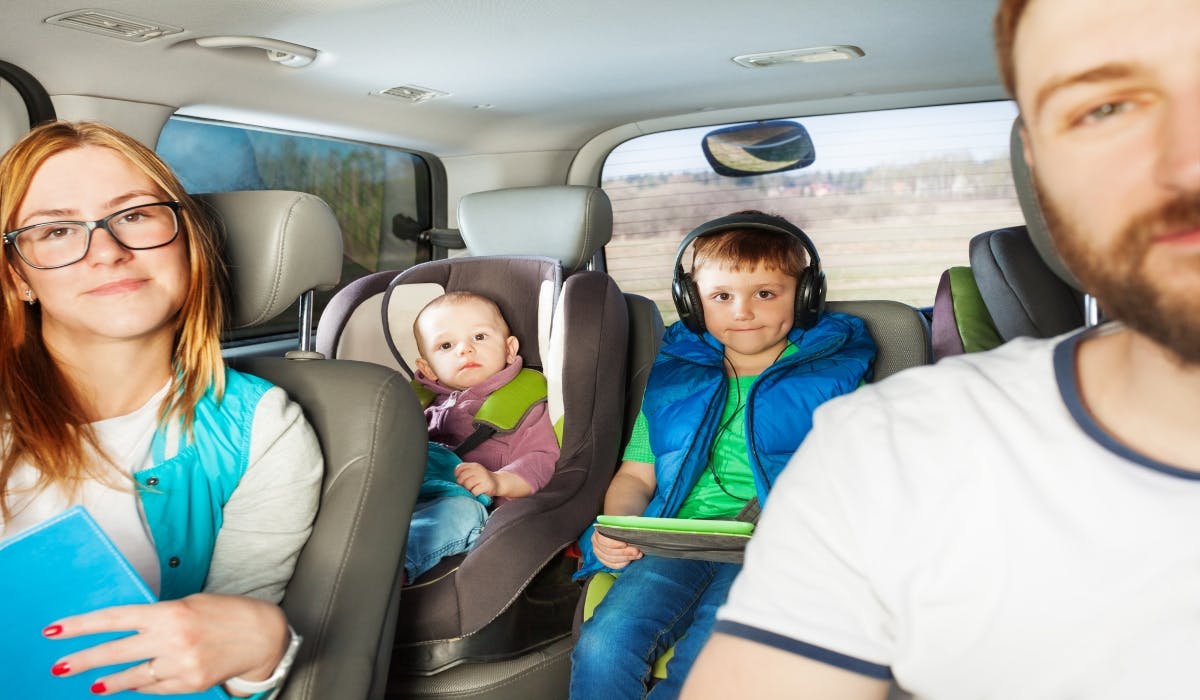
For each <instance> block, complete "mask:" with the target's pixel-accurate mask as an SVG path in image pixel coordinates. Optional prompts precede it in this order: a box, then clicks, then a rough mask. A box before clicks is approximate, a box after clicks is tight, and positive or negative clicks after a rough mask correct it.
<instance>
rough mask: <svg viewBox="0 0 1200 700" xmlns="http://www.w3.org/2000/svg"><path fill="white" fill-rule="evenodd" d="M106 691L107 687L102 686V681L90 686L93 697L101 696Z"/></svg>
mask: <svg viewBox="0 0 1200 700" xmlns="http://www.w3.org/2000/svg"><path fill="white" fill-rule="evenodd" d="M107 690H108V687H107V686H105V685H104V681H96V682H95V683H93V684H92V694H93V695H103V694H104V693H105V691H107Z"/></svg>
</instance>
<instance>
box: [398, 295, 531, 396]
mask: <svg viewBox="0 0 1200 700" xmlns="http://www.w3.org/2000/svg"><path fill="white" fill-rule="evenodd" d="M420 329H421V344H422V345H421V359H419V360H417V367H418V369H420V370H421V373H422V374H424V375H425V376H426V377H428V378H430V379H433V380H436V381H440V382H441V383H442V384H445V385H446V386H448V387H450V388H451V389H459V390H461V389H466V388H468V387H473V386H475V385H476V384H479V383H480V382H482V381H484V380H485V379H487V378H488V377H490V376H492V375H493V374H495V373H496V372H499V371H500V370H502V369H504V368H505V367H506V366H507V365H508V364H509V363H510V362H512V361H513V360H515V359H516V357H517V339H516V338H515V337H513V336H510V335H508V334H507V332H506V331H505V329H504V325H503V322H502V321H501V320H500V319H499V318H497V317H496V313H495V311H493V310H492V309H491V308H489V307H488V306H487V305H485V304H480V303H476V302H465V303H461V304H444V305H442V306H439V307H436V308H433V309H429V310H427V311H426V312H425V313H423V314H422V315H421V320H420Z"/></svg>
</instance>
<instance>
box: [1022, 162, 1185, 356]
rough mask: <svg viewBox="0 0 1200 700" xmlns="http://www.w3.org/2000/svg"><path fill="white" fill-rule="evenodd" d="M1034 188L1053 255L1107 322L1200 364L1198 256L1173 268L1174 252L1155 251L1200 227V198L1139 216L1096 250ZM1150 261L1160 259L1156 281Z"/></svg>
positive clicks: (1041, 191) (1177, 262)
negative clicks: (1164, 240)
mask: <svg viewBox="0 0 1200 700" xmlns="http://www.w3.org/2000/svg"><path fill="white" fill-rule="evenodd" d="M1034 185H1035V187H1036V188H1037V191H1038V197H1039V199H1040V200H1041V205H1042V210H1043V212H1044V213H1045V215H1046V223H1047V224H1048V225H1049V227H1050V231H1051V233H1052V236H1053V239H1054V244H1055V248H1057V249H1058V251H1059V253H1060V254H1061V255H1062V257H1063V261H1064V262H1065V263H1066V265H1067V267H1068V268H1070V270H1071V272H1073V273H1075V275H1076V276H1077V277H1078V278H1079V281H1080V283H1082V285H1083V288H1084V289H1085V290H1086V291H1088V292H1089V293H1091V294H1092V296H1094V297H1096V300H1097V301H1098V302H1099V303H1100V308H1102V309H1103V310H1104V311H1105V313H1106V314H1107V315H1108V317H1109V318H1112V319H1115V320H1118V321H1121V322H1123V323H1124V324H1125V325H1126V326H1128V327H1129V328H1132V329H1133V330H1135V331H1137V332H1139V333H1141V334H1142V335H1144V336H1146V337H1148V338H1150V339H1151V340H1153V341H1154V342H1156V343H1158V344H1159V345H1161V346H1163V347H1164V348H1166V349H1167V350H1169V351H1170V352H1171V353H1172V354H1174V355H1175V356H1176V357H1177V358H1178V359H1179V360H1180V361H1181V362H1182V363H1183V364H1187V365H1193V366H1196V365H1200V253H1198V252H1197V251H1195V250H1191V251H1188V252H1183V251H1180V253H1179V254H1178V257H1177V258H1176V259H1175V260H1172V261H1167V262H1169V263H1172V264H1163V263H1164V259H1163V258H1164V256H1166V255H1171V253H1170V252H1169V251H1167V250H1164V249H1158V250H1154V249H1153V245H1154V244H1153V239H1154V238H1155V237H1156V236H1161V235H1163V234H1164V233H1168V232H1179V231H1189V230H1192V231H1194V230H1196V229H1198V228H1200V192H1191V193H1187V194H1184V195H1181V196H1179V197H1177V198H1175V199H1173V200H1171V201H1170V202H1168V203H1166V204H1165V205H1163V206H1161V207H1158V208H1156V209H1154V210H1152V211H1149V212H1146V213H1143V214H1141V215H1139V216H1137V217H1135V218H1134V219H1132V220H1131V221H1130V222H1129V223H1128V224H1127V225H1126V226H1125V228H1124V230H1122V231H1121V234H1120V235H1119V236H1118V237H1117V238H1116V239H1115V240H1114V241H1112V242H1111V243H1110V244H1109V245H1108V246H1106V247H1104V248H1096V247H1095V246H1092V245H1089V239H1090V238H1091V236H1089V232H1088V231H1082V230H1080V228H1079V226H1078V225H1076V223H1075V222H1073V221H1069V220H1068V219H1067V217H1065V216H1064V215H1063V212H1062V210H1061V209H1059V208H1058V207H1057V206H1056V204H1055V202H1054V200H1053V199H1052V198H1051V197H1050V196H1049V193H1048V192H1047V191H1046V190H1045V189H1043V188H1042V186H1041V183H1038V182H1036V181H1035V183H1034ZM1151 254H1154V255H1155V257H1156V258H1157V259H1158V260H1157V262H1158V265H1157V266H1156V267H1157V268H1158V270H1159V276H1157V277H1156V276H1155V273H1154V272H1153V271H1151V270H1150V269H1148V262H1149V258H1150V256H1151ZM1168 270H1170V271H1171V272H1168ZM1167 275H1169V277H1168V276H1167ZM1172 281H1175V282H1180V283H1181V284H1174V285H1172V284H1171V282H1172Z"/></svg>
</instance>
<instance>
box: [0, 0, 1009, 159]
mask: <svg viewBox="0 0 1200 700" xmlns="http://www.w3.org/2000/svg"><path fill="white" fill-rule="evenodd" d="M90 7H92V8H98V9H101V10H107V11H112V12H116V13H119V14H123V15H129V16H132V17H135V18H138V19H142V20H147V21H150V22H154V23H164V24H167V25H174V26H175V27H180V28H182V29H183V31H182V32H181V33H177V34H172V35H168V36H164V37H161V38H157V39H151V40H149V41H146V42H143V43H131V42H128V41H124V40H120V39H116V38H110V37H105V36H100V35H97V34H91V33H86V32H82V31H77V30H73V29H67V28H63V27H59V26H54V25H51V24H47V23H46V22H45V21H44V20H45V19H46V18H47V17H50V16H52V15H56V14H58V13H62V12H66V11H68V10H76V9H79V6H78V5H77V4H76V2H75V1H74V0H37V1H36V2H34V1H30V0H21V1H15V0H0V8H3V9H2V11H3V17H4V21H3V25H2V29H0V36H2V37H3V41H2V43H0V47H2V48H0V59H3V60H7V61H10V62H12V63H15V64H17V65H19V66H21V67H23V68H25V69H26V70H27V71H29V72H30V73H32V74H33V75H34V76H36V77H37V78H38V79H39V80H41V81H42V82H43V84H44V85H45V86H46V88H47V90H48V91H49V92H50V94H51V95H89V96H99V97H108V98H114V99H120V100H130V101H137V102H149V103H155V104H163V105H167V106H170V107H173V108H177V109H178V110H179V111H180V112H181V113H183V114H190V115H194V116H201V117H208V118H218V119H227V120H231V121H240V122H248V123H254V124H259V125H262V126H270V127H277V128H288V129H299V130H303V131H311V132H315V133H326V134H330V135H336V136H343V137H349V138H356V139H360V140H367V141H373V142H379V143H386V144H391V145H398V146H404V147H408V148H414V149H418V150H424V151H429V152H431V153H435V154H438V155H442V156H456V155H470V154H488V153H515V152H528V151H547V150H569V151H574V150H576V149H578V148H579V147H580V146H582V145H583V144H584V143H585V142H587V141H588V140H589V139H590V138H592V137H593V136H595V135H597V134H600V133H602V132H605V131H608V130H610V129H614V128H616V127H620V126H623V125H630V124H638V123H642V124H646V123H649V124H653V123H654V120H662V119H663V118H671V119H673V122H674V124H675V125H683V124H692V125H701V124H709V123H715V122H718V121H729V119H728V118H722V115H723V114H724V115H725V116H726V117H728V116H729V115H730V114H733V112H729V110H732V109H735V108H746V107H754V108H756V109H759V110H760V113H761V114H762V115H763V116H787V115H796V114H802V113H809V109H810V108H809V107H806V106H807V105H820V104H823V102H822V101H825V102H828V101H829V100H836V99H843V101H844V99H845V98H846V96H850V98H849V99H851V100H853V104H854V105H856V108H858V109H866V108H872V107H878V106H896V105H904V106H907V105H909V104H930V103H935V102H938V101H957V100H960V99H962V98H961V95H962V94H967V95H972V96H976V97H975V99H983V98H985V97H991V98H999V97H1002V96H1003V93H1002V90H1001V88H1000V87H999V79H998V76H997V73H996V69H995V64H994V60H993V57H992V45H991V38H990V27H991V15H992V12H993V11H994V8H995V2H994V0H954V1H950V0H904V1H903V2H897V1H896V0H761V1H756V2H711V1H710V2H696V0H655V1H653V2H647V1H645V0H637V1H634V0H608V1H606V2H603V3H594V2H591V3H589V2H571V1H565V0H400V1H398V0H389V1H386V2H384V1H381V0H204V1H203V2H180V1H164V0H107V1H106V0H99V2H98V3H97V4H95V5H91V6H90ZM215 35H251V36H260V37H267V38H271V39H276V40H282V41H287V42H292V43H295V44H300V45H303V46H309V47H313V48H315V49H317V50H318V51H320V54H319V56H318V57H317V60H316V61H315V62H314V63H313V64H312V65H310V66H307V67H304V68H288V67H284V66H281V65H278V64H275V63H272V62H270V61H269V60H267V58H266V54H265V52H264V51H261V50H258V49H206V48H201V47H199V46H197V44H196V42H195V40H196V39H197V38H198V37H207V36H215ZM831 44H851V45H855V46H859V47H861V48H862V49H863V50H864V51H865V52H866V56H865V57H864V58H862V59H859V60H855V61H844V62H831V63H819V64H791V65H780V66H772V67H768V68H743V67H741V66H739V65H737V64H735V63H734V62H733V61H732V60H731V59H732V57H733V56H736V55H740V54H745V53H754V52H764V51H777V50H783V49H793V48H801V47H808V46H818V45H831ZM400 85H417V86H421V87H426V88H432V89H435V90H439V91H442V92H446V93H449V95H448V96H445V97H440V98H437V99H434V100H430V101H427V102H423V103H420V104H410V103H408V102H405V101H402V100H398V99H395V98H385V97H379V96H375V95H372V94H371V93H373V92H377V91H380V90H384V89H388V88H391V87H395V86H400ZM954 95H960V96H959V97H954ZM480 105H490V107H488V108H480V107H479V106H480ZM812 108H814V109H816V108H817V107H812ZM648 128H649V127H648Z"/></svg>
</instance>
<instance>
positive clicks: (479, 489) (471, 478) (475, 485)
mask: <svg viewBox="0 0 1200 700" xmlns="http://www.w3.org/2000/svg"><path fill="white" fill-rule="evenodd" d="M454 479H455V481H457V482H458V485H459V486H461V487H463V488H464V489H466V490H468V491H470V492H471V494H472V495H474V496H480V495H484V494H486V495H488V496H497V495H499V491H500V480H499V479H497V478H496V473H495V472H493V471H491V470H489V469H488V468H487V467H485V466H483V465H482V464H480V463H479V462H463V463H462V464H460V465H458V466H457V467H455V468H454Z"/></svg>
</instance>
